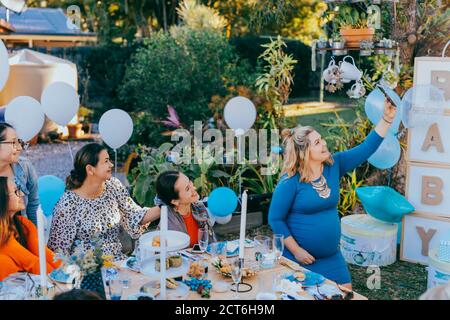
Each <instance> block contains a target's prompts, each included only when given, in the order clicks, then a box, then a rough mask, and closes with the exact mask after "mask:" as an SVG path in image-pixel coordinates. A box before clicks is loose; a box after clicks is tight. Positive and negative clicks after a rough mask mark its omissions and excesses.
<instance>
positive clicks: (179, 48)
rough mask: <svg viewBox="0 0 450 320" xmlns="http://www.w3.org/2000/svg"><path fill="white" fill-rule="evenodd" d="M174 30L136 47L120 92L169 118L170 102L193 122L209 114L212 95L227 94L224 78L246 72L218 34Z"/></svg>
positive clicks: (131, 103) (139, 107)
mask: <svg viewBox="0 0 450 320" xmlns="http://www.w3.org/2000/svg"><path fill="white" fill-rule="evenodd" d="M175 31H176V32H172V33H158V34H155V35H154V36H153V37H152V38H150V39H148V40H147V42H146V45H145V47H143V48H141V49H139V50H137V52H136V54H135V55H134V57H133V58H132V61H131V63H130V64H129V65H128V67H127V70H126V73H125V78H124V81H123V85H122V86H121V88H120V90H119V92H120V98H121V100H122V101H123V102H124V103H125V105H127V106H128V107H130V108H131V109H132V110H134V111H146V112H149V113H151V114H152V116H154V117H155V118H163V117H165V116H166V115H167V105H168V104H170V105H172V106H174V107H175V108H176V110H177V112H178V114H179V116H180V119H181V121H182V122H184V123H186V124H187V125H188V126H190V125H192V124H193V122H194V120H206V119H207V118H208V117H210V116H211V115H212V114H211V111H210V110H209V109H208V103H209V102H210V100H211V97H212V96H213V95H216V94H220V95H223V94H225V93H226V87H225V85H226V83H230V82H231V83H233V82H234V83H239V82H241V81H240V80H239V79H234V78H235V77H236V76H238V75H239V74H242V75H243V76H245V74H243V72H242V70H241V69H239V68H241V67H242V64H241V62H240V61H239V59H238V57H237V55H236V54H235V52H234V50H233V47H232V46H231V45H230V44H229V43H228V41H227V40H226V38H225V37H224V36H222V35H221V34H220V33H218V32H214V31H209V30H201V31H195V30H189V29H187V28H176V29H175ZM236 70H239V71H240V73H238V72H236Z"/></svg>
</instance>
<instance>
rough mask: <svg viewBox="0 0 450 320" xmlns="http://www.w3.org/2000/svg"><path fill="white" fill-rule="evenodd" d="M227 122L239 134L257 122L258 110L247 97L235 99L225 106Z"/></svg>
mask: <svg viewBox="0 0 450 320" xmlns="http://www.w3.org/2000/svg"><path fill="white" fill-rule="evenodd" d="M223 113H224V117H225V122H226V123H227V125H228V126H229V127H230V128H231V129H233V130H235V132H236V133H237V134H243V133H245V131H247V130H248V129H250V128H251V127H252V126H253V124H254V123H255V120H256V108H255V105H254V104H253V102H252V101H251V100H250V99H248V98H245V97H234V98H232V99H230V100H229V101H228V102H227V104H226V105H225V110H224V112H223Z"/></svg>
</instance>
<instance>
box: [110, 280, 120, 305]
mask: <svg viewBox="0 0 450 320" xmlns="http://www.w3.org/2000/svg"><path fill="white" fill-rule="evenodd" d="M109 290H110V296H111V300H120V298H122V292H123V286H122V281H121V280H119V279H114V280H110V281H109Z"/></svg>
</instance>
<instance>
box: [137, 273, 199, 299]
mask: <svg viewBox="0 0 450 320" xmlns="http://www.w3.org/2000/svg"><path fill="white" fill-rule="evenodd" d="M166 288H167V290H166V298H167V299H169V300H181V299H186V298H187V296H188V295H189V290H190V289H189V287H188V286H187V285H186V284H184V283H183V282H181V281H175V280H174V279H172V278H167V279H166ZM140 292H141V293H143V294H147V295H149V296H151V297H153V299H154V300H160V299H161V295H160V293H161V286H160V283H159V281H158V280H154V281H150V282H148V283H146V284H144V285H143V286H142V287H141V289H140Z"/></svg>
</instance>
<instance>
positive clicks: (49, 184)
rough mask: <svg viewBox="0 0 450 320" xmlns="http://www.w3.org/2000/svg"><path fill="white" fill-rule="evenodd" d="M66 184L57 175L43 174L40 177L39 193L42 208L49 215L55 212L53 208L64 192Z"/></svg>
mask: <svg viewBox="0 0 450 320" xmlns="http://www.w3.org/2000/svg"><path fill="white" fill-rule="evenodd" d="M65 189H66V185H65V183H64V181H62V180H61V179H60V178H58V177H55V176H42V177H39V179H38V194H39V201H40V203H41V208H42V211H43V212H44V214H45V215H46V216H47V217H49V216H51V215H52V214H53V208H54V207H55V205H56V203H57V202H58V200H59V199H60V198H61V196H62V195H63V193H64V190H65Z"/></svg>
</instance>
